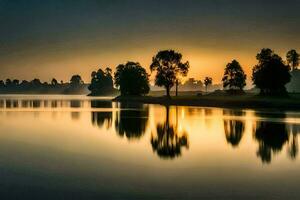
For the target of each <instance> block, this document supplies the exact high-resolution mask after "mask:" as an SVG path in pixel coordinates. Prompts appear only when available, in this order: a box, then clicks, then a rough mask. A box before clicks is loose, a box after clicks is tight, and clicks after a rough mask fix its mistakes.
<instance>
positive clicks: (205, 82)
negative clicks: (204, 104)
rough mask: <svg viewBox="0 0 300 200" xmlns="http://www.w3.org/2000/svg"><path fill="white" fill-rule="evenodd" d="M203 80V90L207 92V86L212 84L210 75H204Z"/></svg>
mask: <svg viewBox="0 0 300 200" xmlns="http://www.w3.org/2000/svg"><path fill="white" fill-rule="evenodd" d="M203 82H204V85H205V91H206V93H207V88H208V86H209V85H211V84H212V78H211V77H205V78H204V81H203Z"/></svg>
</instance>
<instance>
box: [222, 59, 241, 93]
mask: <svg viewBox="0 0 300 200" xmlns="http://www.w3.org/2000/svg"><path fill="white" fill-rule="evenodd" d="M222 81H223V87H224V88H227V87H228V88H229V90H231V91H232V90H240V91H242V90H243V88H244V87H245V86H246V74H245V73H244V70H243V69H242V67H241V65H240V63H239V62H238V61H236V60H233V61H232V62H231V63H228V64H227V65H226V67H225V72H224V76H223V79H222Z"/></svg>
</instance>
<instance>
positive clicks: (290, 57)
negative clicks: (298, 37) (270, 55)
mask: <svg viewBox="0 0 300 200" xmlns="http://www.w3.org/2000/svg"><path fill="white" fill-rule="evenodd" d="M286 60H287V64H288V65H290V66H291V68H292V70H296V69H297V67H298V65H299V54H298V53H297V51H296V50H295V49H292V50H290V51H288V52H287V54H286Z"/></svg>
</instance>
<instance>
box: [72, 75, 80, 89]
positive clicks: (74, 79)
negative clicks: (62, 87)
mask: <svg viewBox="0 0 300 200" xmlns="http://www.w3.org/2000/svg"><path fill="white" fill-rule="evenodd" d="M70 84H71V87H78V86H80V85H82V84H83V80H82V79H81V76H80V75H73V76H72V77H71V80H70Z"/></svg>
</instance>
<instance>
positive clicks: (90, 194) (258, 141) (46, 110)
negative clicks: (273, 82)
mask: <svg viewBox="0 0 300 200" xmlns="http://www.w3.org/2000/svg"><path fill="white" fill-rule="evenodd" d="M298 135H300V112H283V111H277V110H271V111H270V110H269V111H267V110H248V109H246V110H245V109H223V108H205V107H189V106H178V107H176V106H170V107H164V106H160V105H143V104H135V103H127V104H121V103H116V102H111V101H110V99H109V98H91V97H84V96H59V95H44V96H34V95H29V96H25V95H2V96H0V196H1V199H201V198H202V199H299V198H300V190H299V183H300V162H299V155H298V153H299V146H298Z"/></svg>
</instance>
